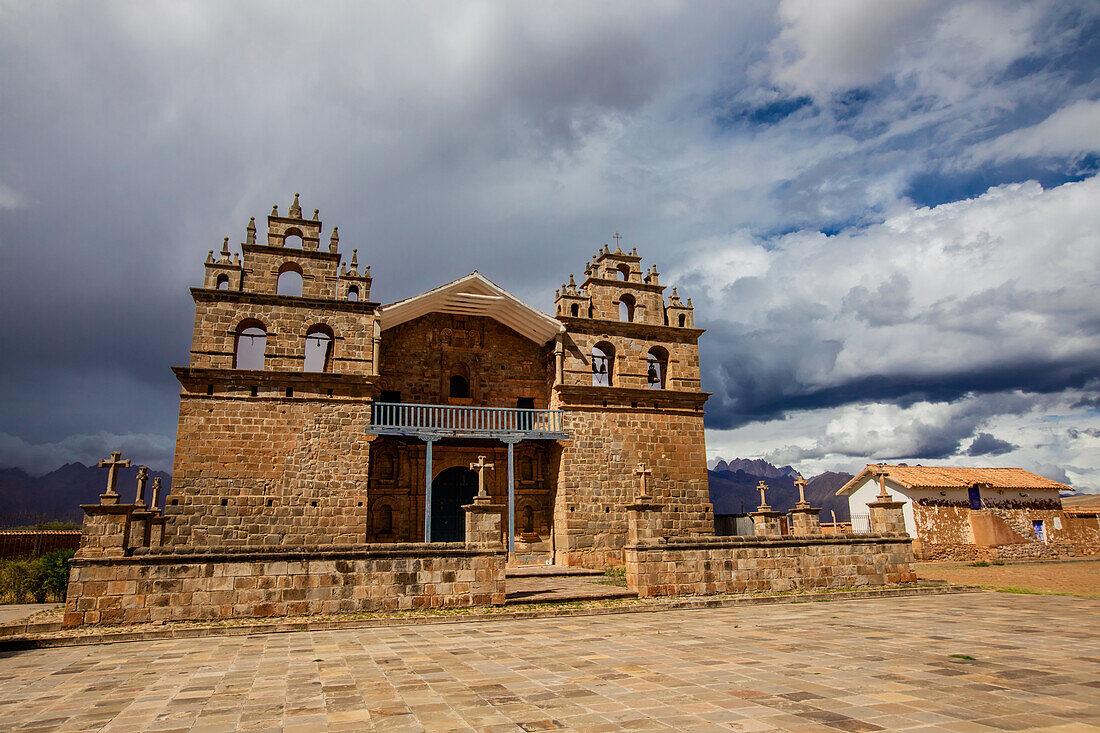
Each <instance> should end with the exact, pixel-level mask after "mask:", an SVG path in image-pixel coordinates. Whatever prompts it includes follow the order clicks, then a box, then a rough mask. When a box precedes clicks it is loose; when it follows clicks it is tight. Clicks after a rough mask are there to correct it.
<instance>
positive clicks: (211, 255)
mask: <svg viewBox="0 0 1100 733" xmlns="http://www.w3.org/2000/svg"><path fill="white" fill-rule="evenodd" d="M206 264H208V265H212V264H214V250H209V251H207V253H206Z"/></svg>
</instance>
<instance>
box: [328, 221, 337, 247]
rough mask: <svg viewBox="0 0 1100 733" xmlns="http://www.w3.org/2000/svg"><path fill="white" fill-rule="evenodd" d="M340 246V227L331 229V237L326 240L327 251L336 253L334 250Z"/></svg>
mask: <svg viewBox="0 0 1100 733" xmlns="http://www.w3.org/2000/svg"><path fill="white" fill-rule="evenodd" d="M339 245H340V227H333V228H332V236H331V237H329V238H328V251H329V252H336V248H337V247H338V246H339Z"/></svg>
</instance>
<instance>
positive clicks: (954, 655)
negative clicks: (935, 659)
mask: <svg viewBox="0 0 1100 733" xmlns="http://www.w3.org/2000/svg"><path fill="white" fill-rule="evenodd" d="M951 656H952V657H953V658H954V659H969V660H970V661H971V662H973V661H974V657H972V656H970V655H969V654H952V655H951Z"/></svg>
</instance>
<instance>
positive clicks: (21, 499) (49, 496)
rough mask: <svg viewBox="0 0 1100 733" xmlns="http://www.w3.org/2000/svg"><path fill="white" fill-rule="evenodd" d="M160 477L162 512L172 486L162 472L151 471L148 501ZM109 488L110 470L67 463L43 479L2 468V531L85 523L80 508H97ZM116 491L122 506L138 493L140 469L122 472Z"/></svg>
mask: <svg viewBox="0 0 1100 733" xmlns="http://www.w3.org/2000/svg"><path fill="white" fill-rule="evenodd" d="M157 477H159V478H160V479H161V481H162V483H163V486H162V488H161V508H162V509H163V508H164V497H165V496H167V494H168V490H169V489H170V488H171V486H172V477H171V476H169V475H168V474H167V473H164V472H163V471H149V483H148V484H146V487H145V501H149V500H150V499H152V495H153V479H154V478H157ZM106 487H107V470H106V469H103V468H99V467H98V466H85V465H84V464H83V463H66V464H65V465H64V466H62V467H61V468H59V469H57V470H55V471H50V472H49V473H47V474H45V475H42V476H31V475H30V474H28V473H27V472H26V471H24V470H23V469H21V468H0V527H18V526H24V525H31V524H36V523H38V522H57V521H60V522H76V523H77V524H79V523H80V522H82V521H84V512H83V511H81V509H80V505H81V504H98V503H99V495H100V494H102V493H103V492H104V491H105V490H106ZM116 490H117V491H118V493H119V496H120V497H121V500H122V501H123V502H131V501H133V500H134V495H135V493H136V492H137V466H131V467H130V468H120V469H119V471H118V483H117V485H116Z"/></svg>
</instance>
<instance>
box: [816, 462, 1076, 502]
mask: <svg viewBox="0 0 1100 733" xmlns="http://www.w3.org/2000/svg"><path fill="white" fill-rule="evenodd" d="M875 468H878V464H873V463H872V464H868V466H867V468H865V469H863V470H862V471H860V472H859V475H858V476H856V477H855V478H853V479H852V480H851V481H849V482H848V483H846V484H844V486H842V487H840V490H838V491H837V492H836V493H837V496H843V495H845V494H850V493H852V492H853V491H855V488H856V486H857V485H858V484H861V483H863V480H864V478H866V477H867V476H869V475H871V471H872V470H873V469H875ZM882 468H884V469H885V470H886V472H887V478H888V479H890V480H891V481H893V482H894V483H896V484H900V485H901V486H903V487H905V488H908V489H965V488H967V487H968V486H970V485H971V484H975V483H977V484H990V485H991V486H992V487H993V488H995V489H1049V490H1053V491H1072V489H1071V488H1070V487H1069V486H1066V485H1065V484H1062V483H1058V482H1057V481H1052V480H1050V479H1048V478H1044V477H1042V476H1040V475H1038V474H1035V473H1032V472H1031V471H1025V470H1024V469H1022V468H958V467H955V466H890V465H883V466H882Z"/></svg>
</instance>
